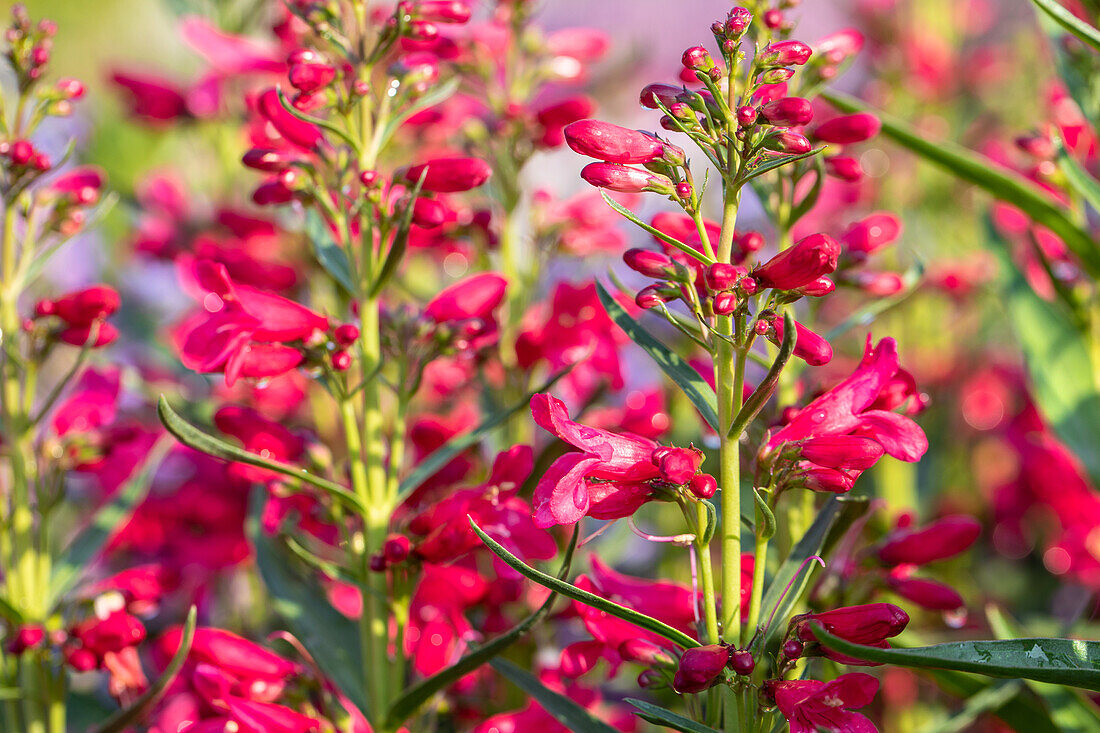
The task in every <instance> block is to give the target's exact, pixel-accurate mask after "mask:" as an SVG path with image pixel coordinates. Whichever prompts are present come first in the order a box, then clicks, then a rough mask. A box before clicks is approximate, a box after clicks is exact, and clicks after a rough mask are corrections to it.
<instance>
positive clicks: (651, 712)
mask: <svg viewBox="0 0 1100 733" xmlns="http://www.w3.org/2000/svg"><path fill="white" fill-rule="evenodd" d="M626 702H628V703H630V704H631V705H633V706H634V707H636V708H638V710H640V711H641V712H638V713H634V714H635V715H637V716H638V717H639V718H641V719H642V720H645V721H647V722H649V723H653V724H654V725H660V726H664V727H665V728H672V729H673V730H678V731H681V733H719V732H718V731H717V730H715V729H714V728H711V727H710V726H706V725H703V724H702V723H696V722H695V721H694V720H692V719H691V718H685V717H684V716H683V715H679V714H677V713H674V712H672V711H671V710H665V709H664V708H662V707H660V706H658V705H653V704H652V703H648V702H646V701H645V700H637V699H635V698H633V697H628V698H626Z"/></svg>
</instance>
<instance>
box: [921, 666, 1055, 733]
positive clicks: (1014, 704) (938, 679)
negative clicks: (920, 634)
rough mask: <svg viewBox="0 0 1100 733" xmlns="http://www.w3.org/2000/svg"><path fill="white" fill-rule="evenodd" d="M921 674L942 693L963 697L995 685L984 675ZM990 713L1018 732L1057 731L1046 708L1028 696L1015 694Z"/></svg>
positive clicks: (929, 671) (936, 671)
mask: <svg viewBox="0 0 1100 733" xmlns="http://www.w3.org/2000/svg"><path fill="white" fill-rule="evenodd" d="M921 674H922V675H923V676H925V677H927V678H928V679H930V680H932V682H934V683H935V684H936V685H937V686H938V687H939V688H940V689H941V690H943V691H944V692H946V693H948V694H950V695H954V696H956V697H961V698H962V699H964V700H969V699H970V698H972V697H974V696H976V695H980V694H981V693H982V692H983V691H984V690H988V689H990V688H991V687H994V686H995V685H996V683H995V682H992V681H990V680H989V679H987V678H984V677H978V676H976V675H972V674H965V673H963V672H952V671H951V670H947V669H925V670H921ZM991 712H992V714H993V715H996V716H997V717H998V718H1000V719H1001V720H1003V721H1004V722H1005V723H1007V724H1008V725H1010V726H1011V727H1012V729H1013V730H1015V731H1018V733H1060V732H1059V731H1058V729H1057V728H1056V727H1054V724H1053V723H1052V722H1051V721H1050V718H1049V717H1048V716H1047V714H1046V711H1044V710H1043V708H1042V707H1041V706H1040V705H1039V702H1038V701H1037V700H1035V699H1034V698H1033V697H1032V696H1031V695H1016V696H1014V697H1012V698H1010V699H1008V700H1007V701H1006V702H1004V703H1003V704H1002V705H1001V706H1000V707H997V708H994V709H992V710H991Z"/></svg>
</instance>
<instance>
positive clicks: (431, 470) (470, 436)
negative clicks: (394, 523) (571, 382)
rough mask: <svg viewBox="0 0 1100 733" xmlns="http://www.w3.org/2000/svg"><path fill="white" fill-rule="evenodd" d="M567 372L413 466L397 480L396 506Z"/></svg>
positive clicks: (459, 435) (562, 372) (557, 375)
mask: <svg viewBox="0 0 1100 733" xmlns="http://www.w3.org/2000/svg"><path fill="white" fill-rule="evenodd" d="M571 371H573V367H572V366H570V367H567V368H565V369H562V370H561V371H560V372H558V373H557V374H555V375H554V376H552V377H550V379H548V380H546V381H545V382H543V383H542V384H541V385H539V387H538V388H537V389H536V390H535V391H534V392H531V393H530V394H528V395H527V396H526V397H524V398H523V399H522V400H520V401H519V402H517V403H516V404H514V405H512V406H511V407H508V408H506V409H504V410H501V411H500V412H496V413H493V414H492V415H490V416H489V417H487V418H486V419H485V420H484V421H483V422H482V423H481V424H480V425H478V426H477V427H476V428H474V429H473V430H470V431H468V432H465V433H459V434H458V435H456V436H454V437H453V438H451V439H450V440H448V441H447V442H446V443H444V444H443V445H441V446H439V447H438V448H436V449H435V450H434V451H432V452H431V453H430V454H428V457H427V458H425V459H424V460H423V461H421V462H420V463H418V464H416V468H414V469H413V470H412V472H411V473H410V474H409V475H408V476H406V477H405V478H404V479H403V480H402V481H401V485H400V488H399V490H398V492H397V503H398V504H400V503H401V502H403V501H404V500H405V499H407V498H409V495H410V494H412V492H413V491H415V490H416V489H417V487H419V486H420V484H422V483H424V482H425V481H427V480H428V479H429V478H431V477H432V476H433V475H435V473H436V472H437V471H438V470H439V469H441V468H443V467H444V466H446V465H447V464H448V463H450V462H451V461H452V460H453V459H454V458H455V457H456V456H458V455H459V454H460V453H462V452H463V451H465V450H466V449H468V448H470V447H472V446H475V445H477V444H478V443H480V442H481V439H482V438H484V437H485V436H486V435H488V434H489V433H491V432H492V431H493V430H495V429H496V428H498V427H500V426H501V425H503V424H504V423H506V422H507V421H508V420H509V419H511V417H512V416H513V415H516V414H518V413H520V412H522V411H523V410H525V409H527V408H528V406H530V404H531V397H533V396H534V395H535V394H537V393H539V392H545V391H546V390H548V389H550V388H551V387H553V386H554V385H555V384H557V383H558V380H559V379H561V378H562V377H564V376H565V375H566V374H568V373H569V372H571Z"/></svg>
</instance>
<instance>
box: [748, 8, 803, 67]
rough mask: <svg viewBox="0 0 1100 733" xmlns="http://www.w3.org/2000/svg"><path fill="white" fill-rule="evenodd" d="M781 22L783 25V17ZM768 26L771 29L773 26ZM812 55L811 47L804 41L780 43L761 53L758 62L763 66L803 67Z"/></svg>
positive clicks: (780, 19) (773, 44)
mask: <svg viewBox="0 0 1100 733" xmlns="http://www.w3.org/2000/svg"><path fill="white" fill-rule="evenodd" d="M765 16H767V14H765ZM765 22H767V17H765ZM779 22H780V23H782V15H780V17H779ZM768 25H769V27H771V24H768ZM812 53H813V51H812V50H811V49H810V47H809V46H807V45H806V44H805V43H803V42H802V41H779V42H777V43H772V44H770V45H769V46H768V47H767V48H765V49H764V50H763V51H761V52H760V56H759V58H758V59H757V61H759V62H760V64H761V65H763V66H801V65H802V64H804V63H806V62H807V61H809V59H810V54H812Z"/></svg>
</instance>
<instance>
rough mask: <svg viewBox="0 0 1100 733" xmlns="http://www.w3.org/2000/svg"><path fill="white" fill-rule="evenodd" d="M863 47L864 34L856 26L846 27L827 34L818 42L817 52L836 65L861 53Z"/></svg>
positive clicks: (829, 62)
mask: <svg viewBox="0 0 1100 733" xmlns="http://www.w3.org/2000/svg"><path fill="white" fill-rule="evenodd" d="M862 48H863V34H862V33H860V32H859V31H857V30H856V29H854V28H845V29H844V30H840V31H837V32H836V33H832V34H830V35H827V36H825V37H824V38H822V39H821V40H820V41H818V42H817V53H818V54H820V55H821V56H822V58H823V59H824V60H825V62H826V63H828V64H831V65H833V66H836V65H837V64H840V63H842V62H843V61H844V60H845V59H847V58H849V57H851V56H854V55H856V54H857V53H859V51H860V49H862Z"/></svg>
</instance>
